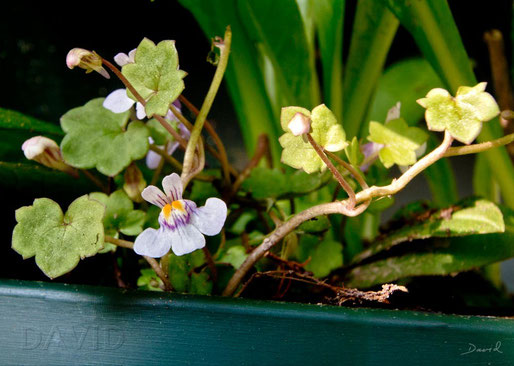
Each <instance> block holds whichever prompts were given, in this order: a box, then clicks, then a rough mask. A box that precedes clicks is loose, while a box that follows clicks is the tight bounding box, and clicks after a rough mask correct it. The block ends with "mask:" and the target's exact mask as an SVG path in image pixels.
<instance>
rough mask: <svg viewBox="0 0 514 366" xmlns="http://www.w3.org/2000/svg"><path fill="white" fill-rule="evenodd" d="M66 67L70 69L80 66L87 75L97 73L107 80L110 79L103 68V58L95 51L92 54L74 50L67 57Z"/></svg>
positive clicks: (81, 49)
mask: <svg viewBox="0 0 514 366" xmlns="http://www.w3.org/2000/svg"><path fill="white" fill-rule="evenodd" d="M66 66H68V68H70V69H73V68H74V67H76V66H78V67H80V68H81V69H84V70H86V74H89V73H90V72H92V71H96V72H98V73H99V74H100V75H102V76H103V77H105V78H106V79H109V78H110V75H109V74H108V73H107V71H106V70H105V69H104V68H103V67H102V58H101V57H100V56H99V55H98V54H97V53H96V52H94V51H93V52H91V51H88V50H85V49H83V48H74V49H72V50H71V51H70V52H68V55H67V56H66Z"/></svg>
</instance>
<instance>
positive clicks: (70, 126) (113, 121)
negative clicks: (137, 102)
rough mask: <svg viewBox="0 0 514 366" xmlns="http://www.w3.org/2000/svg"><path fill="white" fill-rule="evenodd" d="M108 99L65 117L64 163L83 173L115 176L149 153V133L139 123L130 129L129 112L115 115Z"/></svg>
mask: <svg viewBox="0 0 514 366" xmlns="http://www.w3.org/2000/svg"><path fill="white" fill-rule="evenodd" d="M103 101H104V99H103V98H98V99H93V100H91V101H90V102H88V103H87V104H86V105H84V106H82V107H78V108H74V109H72V110H70V111H68V112H67V113H66V114H65V115H64V116H62V117H61V126H62V129H63V130H64V131H65V132H66V136H65V137H64V139H63V140H62V142H61V150H62V154H63V157H64V160H65V161H66V162H67V163H68V164H70V165H72V166H74V167H76V168H80V169H90V168H95V167H96V168H97V169H98V171H99V172H101V173H102V174H105V175H108V176H114V175H116V174H118V173H120V172H121V171H122V170H123V169H124V168H126V167H127V166H129V164H130V163H131V162H132V161H133V160H137V159H141V158H143V157H144V156H145V154H146V153H147V152H148V136H149V133H148V129H147V128H146V126H145V125H144V124H143V123H142V122H139V121H134V122H131V123H130V124H129V125H128V128H126V125H127V122H128V117H129V112H128V111H127V112H124V113H113V112H111V111H110V110H108V109H106V108H104V107H103V105H102V103H103Z"/></svg>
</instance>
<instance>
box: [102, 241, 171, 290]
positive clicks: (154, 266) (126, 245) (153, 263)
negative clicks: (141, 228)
mask: <svg viewBox="0 0 514 366" xmlns="http://www.w3.org/2000/svg"><path fill="white" fill-rule="evenodd" d="M104 240H105V241H106V242H107V243H111V244H114V245H117V246H119V247H122V248H128V249H132V250H134V243H133V242H131V241H128V240H122V239H116V238H113V237H111V236H105V238H104ZM143 258H144V259H145V260H146V261H147V262H148V264H149V265H150V267H152V269H153V270H154V271H155V273H156V274H157V276H158V277H159V278H160V279H161V281H162V283H163V284H164V289H163V290H165V291H171V290H172V289H173V287H172V286H171V283H170V279H169V278H168V276H167V274H166V273H165V272H164V271H163V270H162V268H161V266H160V265H159V262H157V261H156V260H155V259H154V258H150V257H147V256H145V255H144V256H143Z"/></svg>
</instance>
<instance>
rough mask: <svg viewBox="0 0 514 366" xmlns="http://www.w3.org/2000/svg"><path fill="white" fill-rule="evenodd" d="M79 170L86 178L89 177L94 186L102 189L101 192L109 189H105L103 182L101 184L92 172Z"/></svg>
mask: <svg viewBox="0 0 514 366" xmlns="http://www.w3.org/2000/svg"><path fill="white" fill-rule="evenodd" d="M81 172H82V173H83V174H84V175H85V176H86V178H87V179H89V180H90V181H91V182H93V184H94V185H95V186H97V187H98V188H100V189H101V190H102V192H104V193H107V192H109V190H108V189H107V187H106V186H105V184H103V183H102V182H101V181H100V179H98V178H97V177H95V176H94V175H93V174H91V172H89V171H87V170H85V169H81Z"/></svg>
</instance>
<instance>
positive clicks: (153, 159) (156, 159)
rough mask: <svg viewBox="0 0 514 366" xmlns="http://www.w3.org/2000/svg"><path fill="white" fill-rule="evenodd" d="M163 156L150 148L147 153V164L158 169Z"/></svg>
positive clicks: (150, 167) (149, 167)
mask: <svg viewBox="0 0 514 366" xmlns="http://www.w3.org/2000/svg"><path fill="white" fill-rule="evenodd" d="M161 159H162V158H161V156H160V155H159V154H157V153H156V152H155V151H152V150H149V151H148V153H147V154H146V166H147V167H148V169H152V170H153V169H157V167H158V166H159V164H160V162H161Z"/></svg>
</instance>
